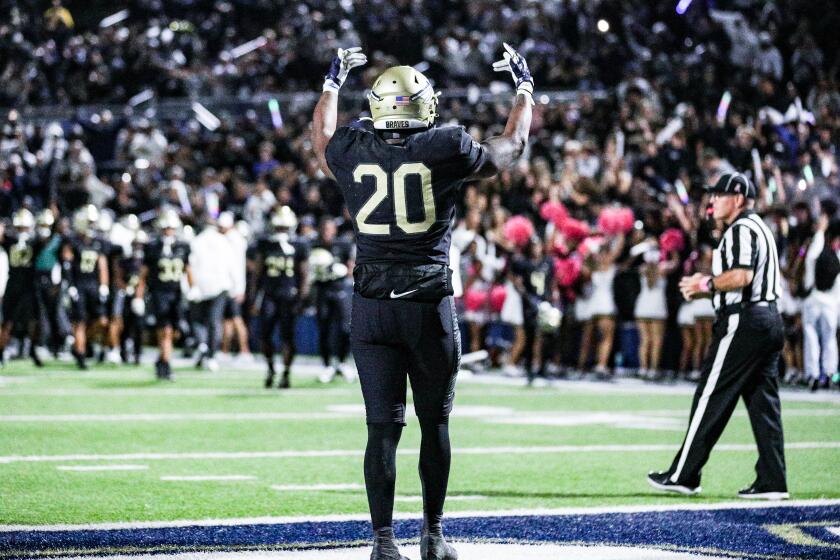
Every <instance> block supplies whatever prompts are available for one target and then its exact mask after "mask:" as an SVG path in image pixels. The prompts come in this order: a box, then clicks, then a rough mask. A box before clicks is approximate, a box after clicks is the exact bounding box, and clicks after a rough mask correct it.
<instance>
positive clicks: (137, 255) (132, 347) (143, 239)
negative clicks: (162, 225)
mask: <svg viewBox="0 0 840 560" xmlns="http://www.w3.org/2000/svg"><path fill="white" fill-rule="evenodd" d="M148 242H149V235H148V234H147V233H146V232H145V231H143V230H142V229H138V230H137V231H135V232H134V239H132V241H131V253H129V254H128V255H127V256H124V257H123V258H122V259H120V261H119V263H118V266H117V269H116V270H117V272H116V275H117V278H116V282H115V285H116V287H117V291H118V294H117V296H116V297H119V298H120V301H121V302H122V305H121V309H122V317H121V320H120V326H121V328H120V357H121V358H122V360H123V362H129V361H133V362H134V364H135V365H137V364H139V363H140V355H141V354H142V351H143V312H144V311H145V309H140V310H139V311H140V313H138V312H137V311H138V309H137V304H133V305H132V304H129V305H125V302H126V301H129V302H131V301H133V300H134V296H135V295H136V293H137V285H138V284H139V283H140V271H141V270H142V268H143V251H144V248H145V246H146V244H147V243H148ZM142 307H144V306H141V308H142Z"/></svg>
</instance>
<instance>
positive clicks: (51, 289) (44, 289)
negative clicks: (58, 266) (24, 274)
mask: <svg viewBox="0 0 840 560" xmlns="http://www.w3.org/2000/svg"><path fill="white" fill-rule="evenodd" d="M50 276H51V275H50V273H48V272H37V273H36V276H35V301H36V302H37V313H38V340H37V344H38V345H39V346H49V348H50V349H53V350H57V349H58V348H60V347H61V345H62V343H63V342H64V339H65V337H66V336H67V335H68V334H70V329H69V328H68V327H69V325H67V324H66V323H67V321H66V320H65V321H63V322H62V321H61V318H62V317H61V313H62V309H61V306H60V303H61V297H60V296H61V287H60V286H59V285H56V284H53V283H52V278H51V277H50Z"/></svg>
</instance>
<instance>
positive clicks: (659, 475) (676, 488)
mask: <svg viewBox="0 0 840 560" xmlns="http://www.w3.org/2000/svg"><path fill="white" fill-rule="evenodd" d="M647 482H648V484H650V485H651V486H652V487H654V488H656V489H657V490H662V491H663V492H675V493H677V494H682V495H683V496H694V495H695V494H699V493H700V492H701V491H702V490H703V489H702V488H701V487H700V485H697V486H686V485H684V484H678V483H676V482H672V481H671V473H669V472H653V471H652V472H649V473H648V475H647Z"/></svg>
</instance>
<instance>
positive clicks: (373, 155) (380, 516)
mask: <svg viewBox="0 0 840 560" xmlns="http://www.w3.org/2000/svg"><path fill="white" fill-rule="evenodd" d="M505 51H506V52H505V54H504V58H503V60H500V61H498V62H497V63H495V64H494V69H496V70H497V71H510V72H511V73H512V75H513V77H514V81H515V84H516V88H517V94H516V95H515V97H514V101H513V108H512V109H511V112H510V115H509V117H508V121H507V125H506V126H505V130H504V132H503V133H502V134H501V135H500V136H496V137H493V138H488V139H487V140H485V141H484V142H482V143H481V144H479V143H478V142H476V141H475V140H473V138H472V137H470V135H469V134H468V133H467V132H466V131H465V130H464V128H463V127H440V128H437V127H435V126H434V120H435V117H436V109H437V97H438V96H437V94H436V93H435V91H434V89H433V88H432V84H431V83H429V80H428V79H426V77H425V76H424V75H423V74H421V73H420V72H418V71H417V70H415V69H414V68H411V67H410V66H396V67H392V68H389V69H387V70H386V71H385V72H384V73H383V74H381V75H380V76H379V77H378V78H377V79H376V81H375V82H374V84H373V88H372V90H371V92H370V95H369V97H368V99H369V102H370V109H371V114H372V117H373V118H372V119H368V120H365V121H361V122H355V123H353V124H351V125H350V126H343V127H340V128H338V129H336V121H337V117H338V89H339V88H340V87H341V85H342V83H344V81H345V79H346V78H347V76H348V74H349V71H350V69H352V68H354V67H356V66H360V65H362V64H364V63H365V62H366V61H367V59H366V57H365V55H364V54H362V52H361V49H360V48H352V49H347V50H344V49H339V51H338V56H336V58H335V59H334V60H333V63H332V65H331V67H330V70H329V72H328V74H327V76H326V80H325V82H324V89H323V93H322V95H321V98H320V99H319V101H318V103H317V105H316V106H315V112H314V115H313V121H314V122H313V127H312V133H313V138H312V143H313V148H314V151H315V154H316V156H317V157H318V161H319V164H320V167H321V170H322V171H323V172H324V173H325V174H326V175H327V176H328V177H331V178H334V179H335V180H336V181H337V183H338V186H339V188H340V189H341V191H342V194H343V195H344V200H345V202H346V204H347V207H348V209H349V211H350V214H351V215H352V218H353V229H354V231H355V233H356V244H357V254H356V266H355V269H354V272H353V276H354V279H355V284H354V290H355V293H354V295H353V311H352V332H351V346H352V349H353V356H354V357H355V359H356V365H357V366H358V370H359V379H360V380H361V385H362V393H363V396H364V400H365V409H366V415H367V424H368V442H367V449H366V451H365V462H364V470H365V485H366V487H367V493H368V504H369V506H370V510H371V519H372V522H373V529H374V545H373V553H372V555H371V558H372V560H383V559H385V560H400V559H402V558H403V557H402V556H401V555H400V553H399V551H398V549H397V546H396V544H395V543H394V532H393V529H392V510H393V505H394V483H395V478H396V450H397V445H398V443H399V439H400V435H401V433H402V428H403V425H404V424H405V402H406V375H407V376H408V378H409V379H410V381H411V386H412V389H413V395H414V408H415V411H416V413H417V417H418V419H419V421H420V427H421V431H422V443H421V445H420V478H421V481H422V485H423V513H424V523H423V529H422V533H421V540H420V554H421V557H422V559H423V560H454V559H455V558H457V553H456V552H455V550H454V549H453V548H452V547H451V546H449V545H448V544H447V543H446V541H445V540H444V538H443V529H442V526H441V518H442V515H443V504H444V500H445V497H446V487H447V484H448V480H449V466H450V444H449V428H448V418H449V413H450V411H451V409H452V401H453V396H454V388H455V375H456V373H457V371H458V362H459V359H460V335H459V333H458V322H457V318H456V316H455V304H454V301H453V298H452V286H451V275H452V271H451V270H450V269H449V266H448V263H449V245H450V238H451V229H452V223H453V220H454V218H455V206H456V201H457V200H458V198H459V190H460V188H461V185H462V184H463V182H464V181H465V180H468V179H473V178H482V177H489V176H492V175H494V174H495V173H496V172H497V170H498V169H500V168H502V167H506V166H508V165H510V164H511V163H513V162H514V161H515V159H516V158H518V157H519V156H520V155H521V153H522V151H523V150H524V147H525V144H526V142H527V139H528V131H529V128H530V124H531V105H532V103H533V100H532V93H533V80H532V79H531V74H530V72H529V71H528V67H527V64H526V63H525V60H524V59H523V58H522V57H521V56H520V55H519V54H518V53H517V52H516V51H514V50H513V49H512V48H510V47H509V46H508V45H505Z"/></svg>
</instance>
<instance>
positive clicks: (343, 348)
mask: <svg viewBox="0 0 840 560" xmlns="http://www.w3.org/2000/svg"><path fill="white" fill-rule="evenodd" d="M337 233H338V228H337V226H336V223H335V219H334V218H332V217H331V216H324V217H323V218H321V223H320V224H319V227H318V240H317V241H316V242H315V243H314V244H313V246H312V253H313V258H312V261H311V263H312V267H311V268H312V280H313V283H312V286H313V288H314V289H315V306H316V309H317V313H318V315H317V316H318V348H319V350H320V351H321V360H322V361H323V363H324V371H323V372H322V373H321V375H320V377H319V379H320V381H321V382H322V383H329V382H331V381H332V380H333V379H334V378H335V376H336V375H341V376H343V377H344V378H345V379H346V380H347V381H355V379H356V376H355V375H353V373H352V371H351V370H349V369H348V368H347V366H346V365H345V364H344V361H345V360H346V359H347V354H349V352H350V309H351V307H352V298H353V284H352V282H350V278H349V275H350V270H351V269H352V268H353V258H354V254H353V253H354V251H353V243H352V242H350V241H347V240H345V239H338V238H336V235H337Z"/></svg>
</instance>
